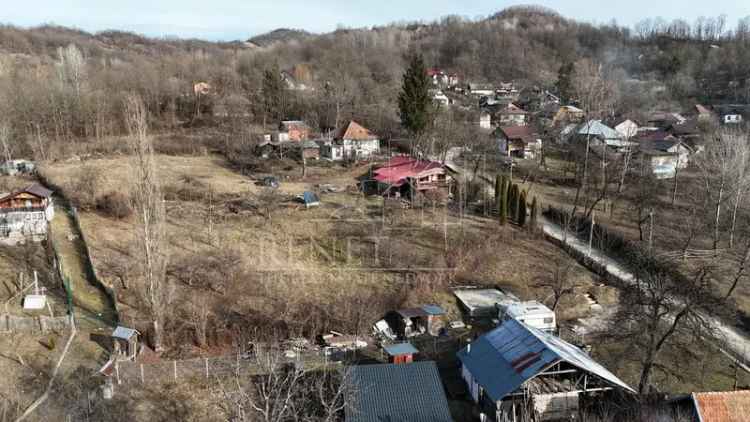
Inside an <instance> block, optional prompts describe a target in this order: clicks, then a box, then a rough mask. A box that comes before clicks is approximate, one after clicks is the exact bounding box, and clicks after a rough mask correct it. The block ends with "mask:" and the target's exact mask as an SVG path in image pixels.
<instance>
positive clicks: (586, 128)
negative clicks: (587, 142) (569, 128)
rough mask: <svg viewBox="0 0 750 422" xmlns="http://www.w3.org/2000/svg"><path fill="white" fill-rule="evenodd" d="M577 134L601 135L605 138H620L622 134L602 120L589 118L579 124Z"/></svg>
mask: <svg viewBox="0 0 750 422" xmlns="http://www.w3.org/2000/svg"><path fill="white" fill-rule="evenodd" d="M576 133H577V134H579V135H583V136H588V135H590V136H600V137H602V138H604V139H620V138H622V135H620V133H619V132H617V131H616V130H614V129H612V128H611V127H609V126H607V125H605V124H604V123H602V122H601V120H589V121H588V122H584V123H581V124H580V125H579V126H578V130H577V131H576Z"/></svg>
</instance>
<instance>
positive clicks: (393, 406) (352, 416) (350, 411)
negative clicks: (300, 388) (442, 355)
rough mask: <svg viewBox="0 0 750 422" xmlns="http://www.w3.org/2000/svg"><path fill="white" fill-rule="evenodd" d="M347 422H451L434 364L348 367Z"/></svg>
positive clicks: (418, 363) (417, 363)
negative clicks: (348, 399)
mask: <svg viewBox="0 0 750 422" xmlns="http://www.w3.org/2000/svg"><path fill="white" fill-rule="evenodd" d="M351 379H352V384H353V385H352V387H351V388H352V392H351V394H352V395H353V396H354V397H352V398H351V399H350V401H351V402H352V403H354V405H353V406H352V408H349V407H347V409H346V421H347V422H383V421H392V422H401V421H404V422H406V421H408V422H452V421H453V419H452V418H451V414H450V410H449V409H448V401H447V399H446V397H445V391H444V390H443V384H442V382H441V381H440V375H439V374H438V370H437V366H436V365H435V362H414V363H406V364H400V365H391V364H385V365H359V366H354V367H352V378H351Z"/></svg>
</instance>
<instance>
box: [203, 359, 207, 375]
mask: <svg viewBox="0 0 750 422" xmlns="http://www.w3.org/2000/svg"><path fill="white" fill-rule="evenodd" d="M203 360H204V362H205V364H206V378H208V358H203Z"/></svg>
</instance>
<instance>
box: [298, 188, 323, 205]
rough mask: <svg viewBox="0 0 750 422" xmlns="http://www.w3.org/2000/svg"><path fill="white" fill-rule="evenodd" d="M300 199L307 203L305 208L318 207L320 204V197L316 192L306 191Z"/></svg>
mask: <svg viewBox="0 0 750 422" xmlns="http://www.w3.org/2000/svg"><path fill="white" fill-rule="evenodd" d="M300 200H302V203H303V204H305V208H310V207H317V206H319V205H320V198H318V195H316V194H315V192H310V191H306V192H304V193H302V195H301V196H300Z"/></svg>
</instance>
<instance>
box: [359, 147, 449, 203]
mask: <svg viewBox="0 0 750 422" xmlns="http://www.w3.org/2000/svg"><path fill="white" fill-rule="evenodd" d="M373 179H374V180H375V181H377V182H378V185H379V186H380V187H381V189H380V190H381V191H384V192H385V194H386V195H394V196H401V197H412V196H413V194H414V193H425V192H427V191H432V190H437V189H447V188H448V187H449V186H450V182H451V176H450V175H449V174H448V172H447V171H446V169H445V166H444V165H443V164H441V163H439V162H437V161H428V160H419V159H416V158H412V157H409V156H407V155H397V156H395V157H392V158H391V159H390V160H388V162H387V163H385V164H383V165H382V166H380V167H378V168H377V169H376V170H375V171H374V172H373Z"/></svg>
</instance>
